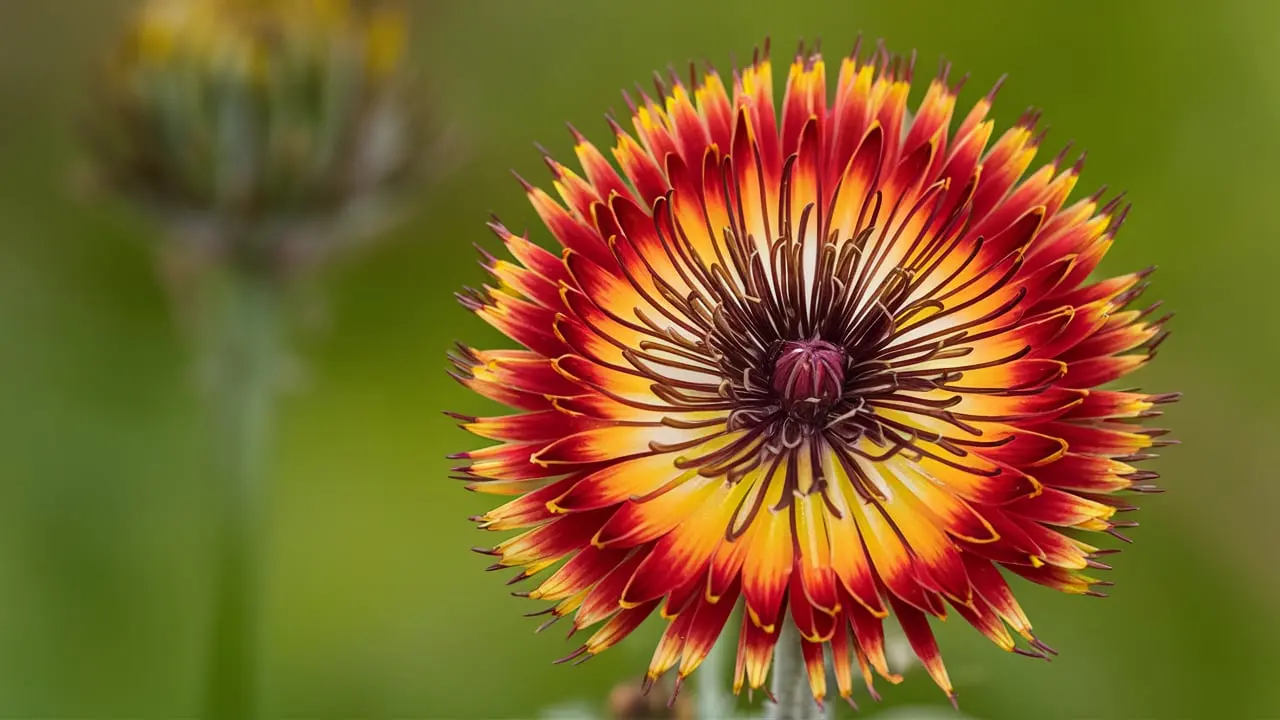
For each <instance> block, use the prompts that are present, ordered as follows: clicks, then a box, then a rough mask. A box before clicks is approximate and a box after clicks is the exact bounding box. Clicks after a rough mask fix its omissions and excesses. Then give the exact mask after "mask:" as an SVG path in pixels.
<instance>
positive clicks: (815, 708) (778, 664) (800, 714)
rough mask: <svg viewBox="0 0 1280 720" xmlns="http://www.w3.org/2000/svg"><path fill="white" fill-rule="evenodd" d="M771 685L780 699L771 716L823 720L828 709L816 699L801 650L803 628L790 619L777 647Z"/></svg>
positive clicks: (774, 652) (786, 719)
mask: <svg viewBox="0 0 1280 720" xmlns="http://www.w3.org/2000/svg"><path fill="white" fill-rule="evenodd" d="M771 688H772V690H773V696H774V698H775V699H776V700H777V702H776V704H774V706H773V708H772V711H771V712H770V715H769V717H770V718H772V720H822V719H823V718H825V717H826V713H825V712H824V711H823V709H822V707H820V706H819V705H818V703H817V702H816V701H814V699H813V690H811V689H810V687H809V673H808V671H807V670H806V669H805V665H804V656H803V654H801V652H800V631H799V630H797V629H796V626H795V623H793V622H791V620H790V619H786V620H784V621H783V623H782V632H781V633H780V634H779V636H778V645H777V647H776V648H775V649H774V651H773V680H772V685H771Z"/></svg>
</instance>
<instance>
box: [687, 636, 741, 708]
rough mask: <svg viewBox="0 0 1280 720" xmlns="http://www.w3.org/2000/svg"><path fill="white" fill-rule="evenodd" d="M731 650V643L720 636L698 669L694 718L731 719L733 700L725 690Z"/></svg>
mask: <svg viewBox="0 0 1280 720" xmlns="http://www.w3.org/2000/svg"><path fill="white" fill-rule="evenodd" d="M732 650H733V643H731V642H730V641H728V640H727V639H726V638H725V637H723V636H721V637H720V639H719V640H717V641H716V644H715V646H714V647H712V648H711V653H710V654H709V655H707V658H706V659H705V660H703V661H702V665H700V666H699V667H698V673H697V676H696V677H697V679H698V692H697V695H696V696H695V699H696V700H697V703H698V713H697V715H696V717H697V718H699V720H716V719H717V718H730V717H733V698H732V697H731V696H730V695H729V693H728V692H726V689H725V683H726V682H727V679H728V676H729V673H728V668H729V661H728V653H730V652H731V651H732Z"/></svg>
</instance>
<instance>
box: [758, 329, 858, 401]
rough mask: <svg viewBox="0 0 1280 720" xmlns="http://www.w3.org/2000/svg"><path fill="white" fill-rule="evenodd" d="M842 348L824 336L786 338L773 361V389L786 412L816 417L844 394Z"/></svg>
mask: <svg viewBox="0 0 1280 720" xmlns="http://www.w3.org/2000/svg"><path fill="white" fill-rule="evenodd" d="M844 361H845V355H844V351H843V350H841V349H840V348H839V347H837V346H835V345H832V344H831V343H829V342H826V341H825V340H789V341H787V342H784V343H783V344H782V347H781V348H780V349H779V351H778V356H777V359H775V360H774V361H773V377H772V383H773V391H774V392H775V393H777V396H778V398H779V399H781V400H782V404H783V406H784V407H785V408H786V410H787V412H788V413H789V414H790V415H791V416H792V417H795V418H798V419H802V420H816V419H818V418H820V417H822V415H823V414H824V413H826V411H827V410H829V409H831V406H833V405H835V404H836V403H837V402H839V401H840V397H841V396H842V395H843V394H844Z"/></svg>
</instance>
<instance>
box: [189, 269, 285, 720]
mask: <svg viewBox="0 0 1280 720" xmlns="http://www.w3.org/2000/svg"><path fill="white" fill-rule="evenodd" d="M210 285H211V287H209V288H207V290H208V292H209V295H208V296H206V297H204V298H202V300H203V302H202V307H201V311H202V312H203V313H205V317H204V321H205V322H204V328H203V330H204V337H203V338H202V340H203V343H204V347H203V349H202V354H203V357H202V358H201V360H202V361H203V367H202V370H203V372H204V379H205V381H206V382H205V388H204V389H205V399H206V401H207V403H208V409H209V414H210V420H211V425H212V427H211V432H212V434H213V451H214V458H213V467H214V468H215V470H216V477H215V488H214V490H215V492H216V493H217V501H216V505H215V509H216V522H217V527H216V533H217V537H216V558H215V576H214V583H215V585H214V603H213V613H214V614H213V623H212V626H211V633H212V634H211V636H210V638H209V639H210V651H211V655H210V658H209V667H208V672H209V676H208V687H207V688H206V692H207V693H208V696H207V698H206V703H207V705H206V717H207V718H209V720H258V719H259V718H261V717H263V712H262V699H261V683H260V652H259V611H260V595H259V593H260V589H261V585H262V573H261V561H262V557H261V555H262V538H263V522H264V516H265V512H264V510H265V508H264V500H265V498H266V497H267V493H266V487H265V478H264V472H263V471H264V464H265V462H264V461H265V459H266V454H267V453H266V450H267V446H268V443H269V441H270V436H271V431H272V424H273V422H272V421H273V415H274V408H275V400H276V397H277V394H278V392H279V389H280V387H279V375H280V372H279V371H280V366H281V362H282V355H283V353H282V352H281V351H282V347H283V338H282V332H281V331H282V324H281V317H280V314H281V312H280V302H279V299H280V298H279V289H278V287H277V283H275V282H273V281H272V279H271V278H269V277H266V276H264V275H262V274H260V273H255V272H253V271H252V270H248V269H246V268H244V267H243V266H240V267H237V266H234V265H233V266H231V267H228V268H225V269H223V271H222V273H221V275H220V276H219V277H217V278H214V279H213V282H212V283H210Z"/></svg>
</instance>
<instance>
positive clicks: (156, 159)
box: [90, 0, 422, 264]
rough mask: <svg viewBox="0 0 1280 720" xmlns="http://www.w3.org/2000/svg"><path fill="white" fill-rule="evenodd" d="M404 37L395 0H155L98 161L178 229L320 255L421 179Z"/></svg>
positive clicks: (106, 123)
mask: <svg viewBox="0 0 1280 720" xmlns="http://www.w3.org/2000/svg"><path fill="white" fill-rule="evenodd" d="M405 33H406V22H405V17H404V16H403V14H402V13H401V12H398V11H395V10H393V9H391V8H390V7H389V6H387V5H386V4H385V3H383V4H377V3H364V4H359V3H358V0H149V2H147V3H146V4H144V5H143V7H142V9H141V11H140V12H139V14H138V16H137V18H136V19H135V20H134V22H133V24H132V25H131V26H130V28H129V30H128V32H127V33H126V34H125V37H124V40H123V42H121V43H120V46H119V47H118V48H117V50H116V52H115V54H114V56H113V57H112V59H111V62H110V63H109V64H108V67H107V72H106V75H105V77H104V81H103V89H102V93H101V96H100V98H99V101H98V107H97V108H96V111H95V115H94V117H93V118H92V119H91V121H90V122H91V124H90V140H91V142H92V144H93V148H92V149H93V151H94V155H95V158H94V165H95V168H94V170H95V172H96V174H97V175H99V176H100V179H101V180H102V182H103V184H105V185H107V186H109V187H110V188H111V189H113V190H114V191H116V192H118V193H120V194H122V195H124V196H126V197H128V198H129V199H131V200H134V201H136V202H138V203H140V204H142V205H143V206H145V207H146V208H147V209H149V210H151V211H153V212H155V213H156V214H158V215H160V216H161V217H162V218H163V219H164V220H165V221H167V222H168V223H170V225H171V226H172V228H173V229H176V230H178V231H179V232H178V234H181V235H184V236H196V237H205V236H212V237H213V238H214V242H215V243H216V242H223V243H227V242H228V241H227V238H229V237H231V236H235V240H234V242H230V245H231V247H226V248H219V249H218V251H219V252H220V253H221V254H230V255H234V256H238V257H243V256H250V257H253V258H254V262H257V260H258V259H259V256H267V257H266V259H267V261H268V262H270V263H273V264H275V263H279V262H281V261H284V262H295V261H297V260H299V259H306V260H310V259H313V256H316V255H321V254H323V253H324V250H327V249H329V248H328V245H330V244H331V243H332V242H333V241H335V240H337V239H339V238H336V237H334V238H330V237H328V236H331V235H333V236H336V235H362V234H367V233H368V232H370V230H367V229H366V226H376V225H377V224H379V220H380V219H381V217H382V215H384V214H385V212H386V208H385V206H386V205H387V204H388V200H389V199H390V198H391V197H392V196H393V195H395V194H396V193H397V192H399V191H400V190H401V189H402V188H403V187H404V186H405V185H407V183H406V181H407V180H409V179H411V178H412V177H413V176H414V175H415V172H416V170H417V167H416V165H417V162H418V160H419V156H420V154H421V152H420V151H421V150H422V147H421V144H422V143H421V142H420V140H421V138H419V137H418V136H417V135H418V133H417V129H418V128H417V126H418V125H419V124H420V118H419V117H417V115H418V112H417V109H416V108H414V107H412V106H411V101H410V99H409V97H408V93H407V92H406V89H407V88H406V85H407V83H408V78H407V74H406V71H405V68H404V66H403V65H404V64H403V62H402V60H403V50H404V42H405ZM348 231H349V232H348ZM341 239H342V240H349V239H351V238H349V237H345V236H344V237H342V238H341Z"/></svg>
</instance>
